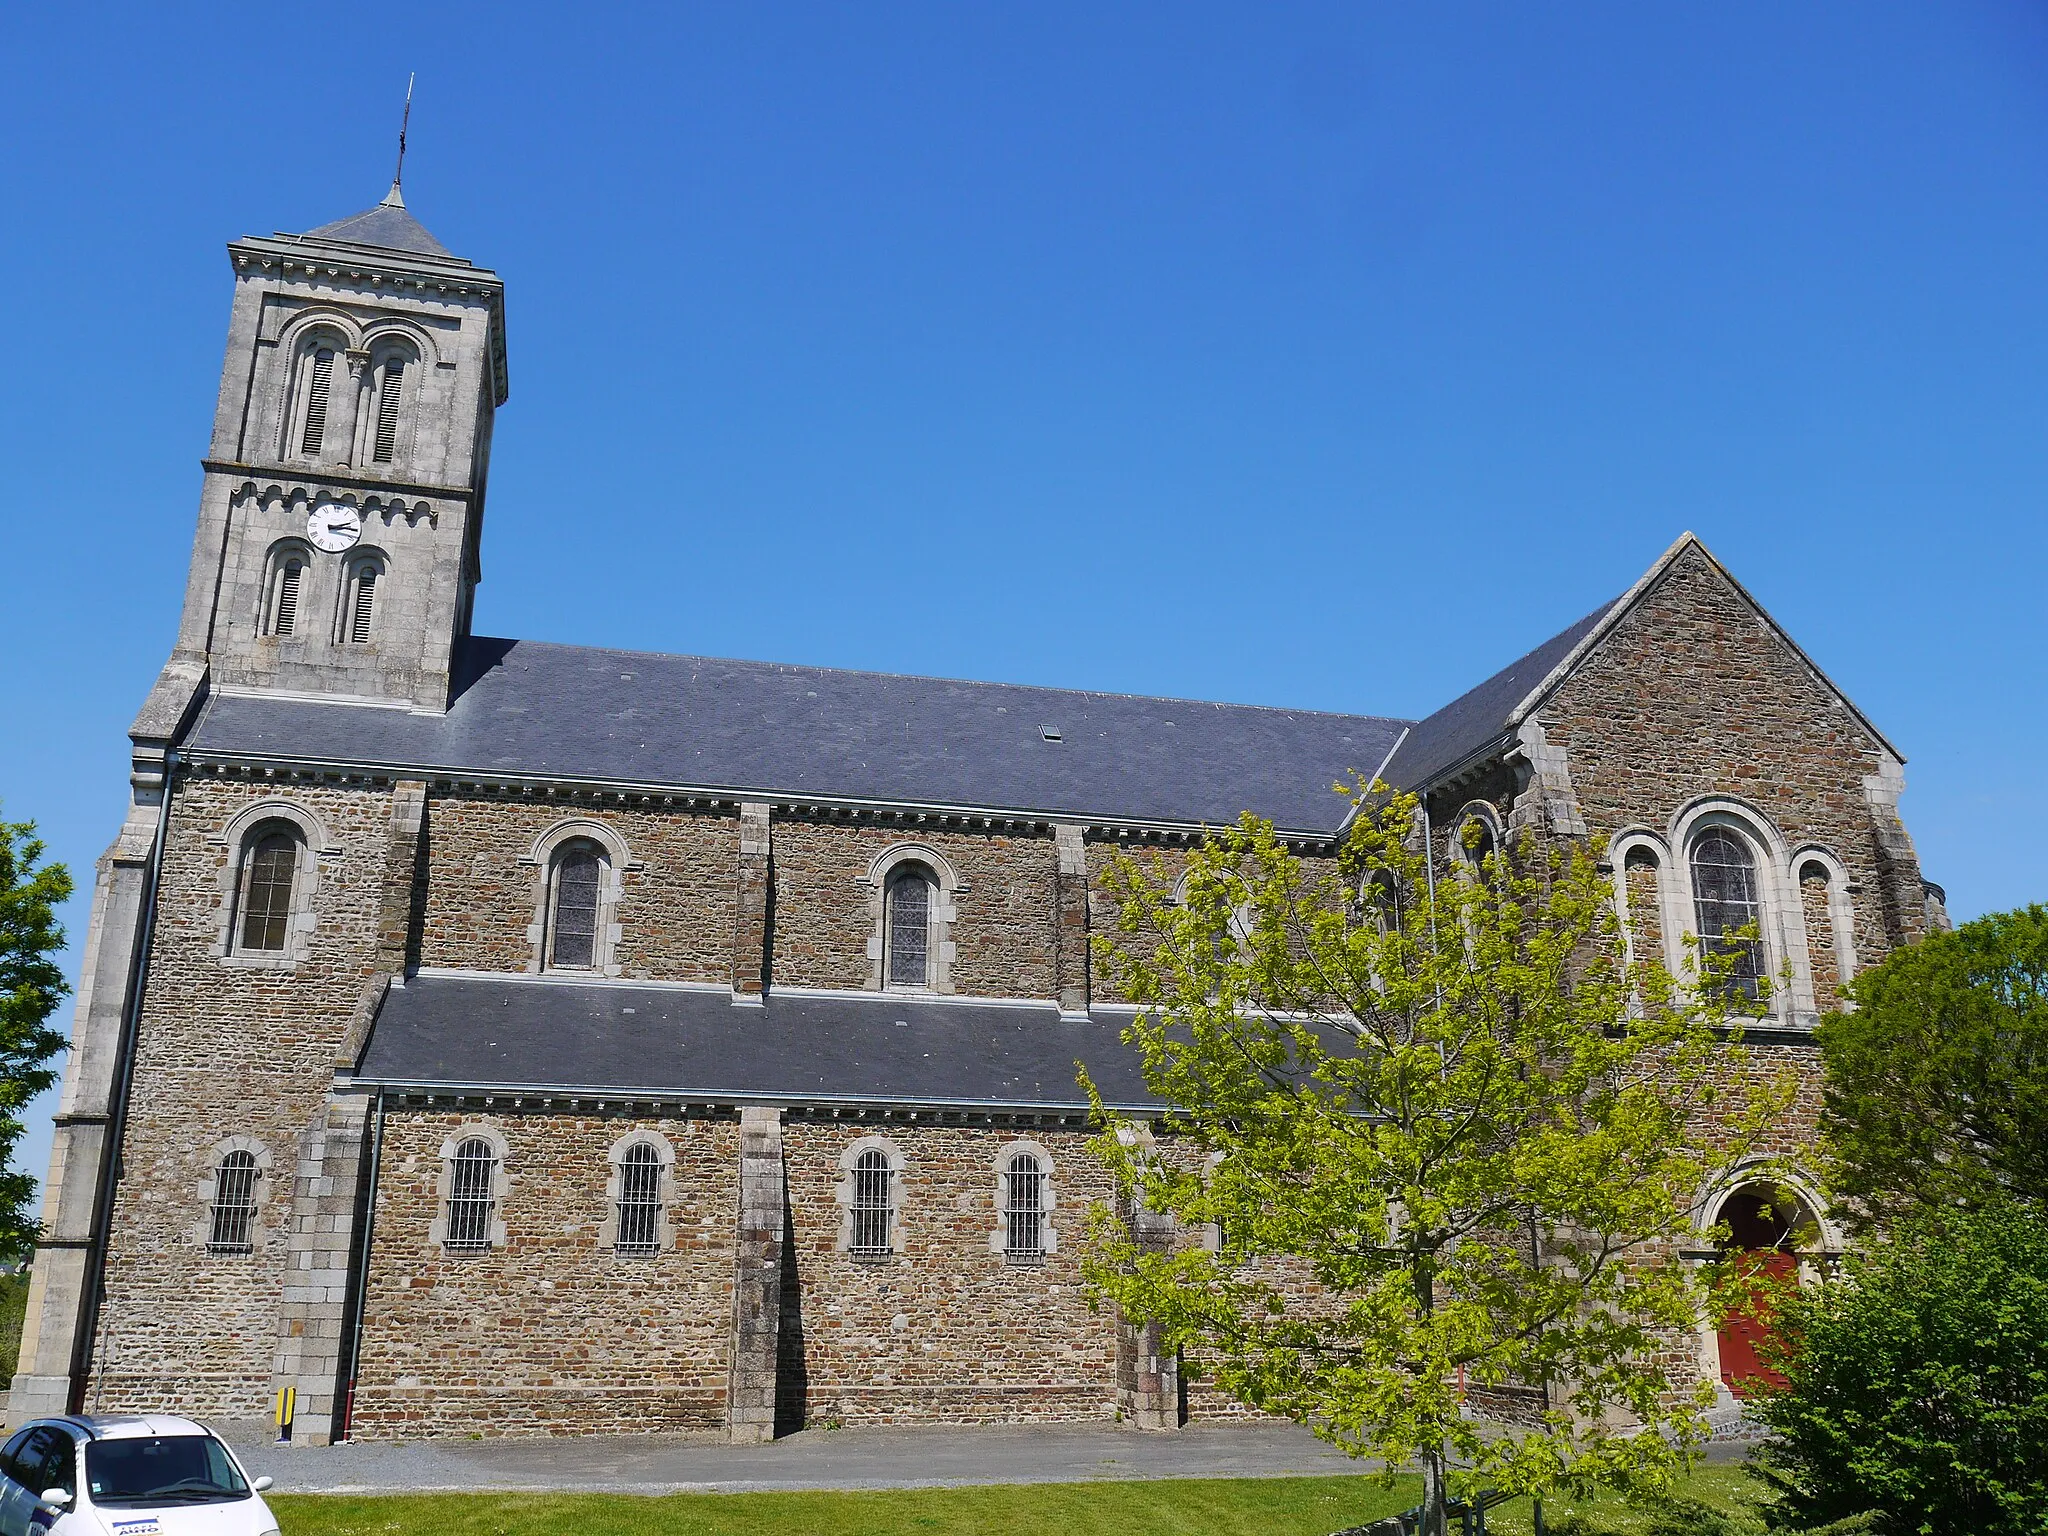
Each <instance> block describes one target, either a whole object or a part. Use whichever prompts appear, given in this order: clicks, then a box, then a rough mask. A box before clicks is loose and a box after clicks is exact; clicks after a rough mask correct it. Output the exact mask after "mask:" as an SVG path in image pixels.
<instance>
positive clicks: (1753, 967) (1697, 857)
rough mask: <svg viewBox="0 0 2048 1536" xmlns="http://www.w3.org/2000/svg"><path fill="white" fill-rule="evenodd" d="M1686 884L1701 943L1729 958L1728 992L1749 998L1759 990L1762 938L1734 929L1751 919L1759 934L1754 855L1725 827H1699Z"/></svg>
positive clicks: (1760, 915) (1760, 912)
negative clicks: (1743, 935)
mask: <svg viewBox="0 0 2048 1536" xmlns="http://www.w3.org/2000/svg"><path fill="white" fill-rule="evenodd" d="M1692 888H1693V897H1694V907H1695V913H1694V915H1695V916H1696V917H1697V918H1698V920H1699V934H1700V941H1701V943H1703V944H1704V945H1706V947H1707V948H1708V949H1709V950H1711V951H1712V952H1714V953H1715V954H1719V955H1726V956H1729V957H1731V958H1732V959H1733V961H1734V965H1733V967H1732V969H1731V970H1730V971H1729V973H1728V977H1727V990H1728V993H1729V995H1730V997H1743V998H1749V999H1750V1000H1752V1001H1754V1000H1755V999H1756V998H1758V997H1760V996H1761V995H1762V993H1763V976H1764V949H1763V944H1762V942H1761V941H1760V940H1759V939H1753V938H1736V937H1734V931H1735V930H1736V929H1738V928H1746V927H1748V926H1749V925H1750V924H1752V923H1756V924H1757V925H1758V928H1757V931H1758V933H1759V934H1761V933H1762V931H1763V929H1762V918H1763V903H1762V901H1761V900H1759V899H1758V893H1757V883H1756V859H1755V857H1754V856H1753V855H1752V854H1751V853H1750V851H1749V844H1747V843H1745V842H1744V841H1743V840H1742V839H1741V838H1740V837H1738V836H1736V834H1735V833H1733V832H1730V831H1728V830H1727V829H1726V828H1725V827H1709V828H1708V829H1707V830H1706V831H1705V832H1702V833H1701V834H1700V835H1699V837H1698V838H1697V839H1695V840H1694V842H1693V845H1692Z"/></svg>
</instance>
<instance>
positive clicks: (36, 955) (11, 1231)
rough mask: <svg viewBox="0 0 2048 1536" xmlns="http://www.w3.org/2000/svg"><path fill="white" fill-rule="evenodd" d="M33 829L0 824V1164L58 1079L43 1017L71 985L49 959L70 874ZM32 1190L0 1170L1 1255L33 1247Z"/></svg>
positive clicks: (57, 942)
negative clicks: (29, 1111)
mask: <svg viewBox="0 0 2048 1536" xmlns="http://www.w3.org/2000/svg"><path fill="white" fill-rule="evenodd" d="M35 831H36V829H35V823H34V822H6V821H0V1168H6V1167H7V1165H8V1164H10V1163H11V1162H12V1161H13V1158H14V1148H15V1145H16V1144H17V1143H18V1142H19V1141H20V1140H21V1133H22V1129H23V1127H22V1123H21V1112H22V1110H23V1109H25V1108H27V1106H28V1102H29V1100H31V1099H33V1098H34V1097H35V1096H36V1095H37V1094H39V1093H41V1092H42V1091H43V1090H44V1089H45V1088H48V1087H49V1086H50V1084H52V1083H54V1082H55V1081H56V1080H57V1074H56V1073H55V1072H54V1071H52V1070H51V1069H50V1065H49V1064H50V1061H51V1060H52V1059H53V1058H54V1057H55V1056H56V1054H57V1053H58V1052H59V1051H61V1050H63V1049H64V1036H63V1035H61V1034H59V1033H58V1032H57V1031H56V1030H54V1029H51V1028H50V1027H49V1018H50V1015H51V1014H52V1013H53V1012H54V1011H55V1010H56V1007H57V1004H58V1002H59V1000H61V999H62V998H63V996H64V995H65V993H67V992H68V991H70V990H71V989H70V988H69V987H68V986H67V985H66V984H65V981H64V973H63V972H62V971H61V970H59V969H58V967H57V963H56V961H55V960H54V959H53V958H52V957H53V956H55V955H56V954H57V953H58V952H60V951H61V950H62V949H63V948H64V930H63V929H62V928H61V927H59V926H58V924H57V908H58V906H59V905H61V904H62V903H63V902H64V901H66V900H68V899H69V898H70V895H71V875H70V872H69V871H68V870H66V869H65V868H64V866H63V865H62V864H41V862H40V861H41V859H42V857H43V845H42V843H41V842H39V841H38V840H37V839H36V835H35ZM39 865H40V867H38V866H39ZM35 1188H36V1181H35V1179H34V1177H33V1176H31V1175H29V1174H26V1173H16V1172H13V1171H12V1170H11V1169H10V1170H9V1171H6V1172H0V1257H9V1258H25V1257H26V1256H27V1255H28V1252H29V1249H30V1248H31V1247H32V1246H33V1245H34V1243H35V1240H36V1229H37V1223H36V1219H35V1217H34V1216H33V1215H32V1214H31V1212H30V1210H29V1201H30V1200H31V1199H32V1198H33V1197H34V1195H35Z"/></svg>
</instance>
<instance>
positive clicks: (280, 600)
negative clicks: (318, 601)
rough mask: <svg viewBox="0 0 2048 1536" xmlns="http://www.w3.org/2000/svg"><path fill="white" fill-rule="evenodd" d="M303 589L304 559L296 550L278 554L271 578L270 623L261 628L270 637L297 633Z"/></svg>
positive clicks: (304, 580) (304, 578) (304, 579)
mask: <svg viewBox="0 0 2048 1536" xmlns="http://www.w3.org/2000/svg"><path fill="white" fill-rule="evenodd" d="M305 585H306V557H305V556H304V555H302V554H300V553H299V552H298V551H297V550H295V549H287V550H285V551H283V552H282V553H280V554H279V555H278V556H277V559H276V561H275V562H274V564H273V566H272V569H271V576H270V604H269V607H270V613H269V622H268V623H267V624H266V625H265V626H264V628H265V629H266V630H267V631H268V632H269V633H270V634H273V635H278V636H281V637H287V638H288V637H290V636H292V635H295V634H297V633H298V632H299V606H300V602H301V599H302V598H303V596H304V593H305Z"/></svg>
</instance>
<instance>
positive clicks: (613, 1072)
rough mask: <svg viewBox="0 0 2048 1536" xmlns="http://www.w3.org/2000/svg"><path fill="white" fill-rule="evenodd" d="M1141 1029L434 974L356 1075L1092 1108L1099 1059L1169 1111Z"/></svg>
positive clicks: (515, 1085) (992, 1007)
mask: <svg viewBox="0 0 2048 1536" xmlns="http://www.w3.org/2000/svg"><path fill="white" fill-rule="evenodd" d="M1127 1022H1128V1015H1111V1014H1097V1015H1095V1016H1093V1017H1090V1018H1088V1019H1085V1020H1083V1019H1063V1018H1061V1017H1060V1014H1059V1012H1058V1010H1057V1009H1055V1008H1054V1007H1053V1006H1052V1005H1051V1004H1048V1003H1031V1002H1023V1001H1005V1002H984V1001H969V1000H967V999H963V998H956V997H912V996H904V995H901V994H892V993H886V992H837V993H831V994H819V993H807V994H802V995H796V994H791V993H785V992H776V993H771V994H770V995H769V997H768V1000H767V1002H766V1003H765V1005H763V1006H761V1007H736V1006H735V1005H734V1004H733V1002H732V997H731V994H730V993H729V992H727V991H726V990H725V989H724V988H722V987H720V988H704V987H683V986H655V985H647V984H638V985H636V984H630V983H606V982H583V981H573V982H572V981H560V980H551V979H548V978H544V977H522V976H475V975H449V974H435V973H433V972H421V973H420V974H418V975H416V976H414V977H413V978H412V979H411V980H409V981H407V982H405V983H404V984H403V985H396V984H394V985H393V987H392V988H391V990H390V991H389V992H388V993H386V994H385V1000H384V1006H383V1009H382V1011H381V1012H380V1013H379V1015H378V1017H377V1021H376V1026H375V1028H374V1029H373V1031H372V1032H371V1036H370V1042H369V1045H368V1047H367V1048H366V1049H365V1051H364V1054H363V1059H362V1061H361V1062H360V1063H359V1064H358V1067H357V1070H356V1081H358V1082H362V1083H379V1084H385V1085H390V1086H415V1087H455V1086H461V1087H471V1088H491V1089H526V1090H529V1091H544V1090H570V1089H575V1090H582V1091H585V1092H592V1093H616V1094H620V1095H626V1094H634V1093H638V1094H644V1095H647V1096H650V1097H652V1096H662V1097H673V1098H677V1099H683V1100H692V1099H702V1100H706V1101H709V1102H713V1103H719V1102H727V1103H729V1102H732V1101H735V1100H740V1101H746V1100H762V1099H766V1100H776V1101H782V1102H795V1103H862V1104H913V1105H932V1106H955V1105H957V1106H961V1107H968V1108H974V1107H980V1108H990V1109H997V1108H1002V1109H1062V1110H1078V1109H1085V1108H1086V1107H1087V1102H1088V1101H1087V1097H1086V1095H1085V1094H1084V1093H1083V1092H1082V1090H1081V1089H1080V1087H1079V1086H1078V1085H1077V1082H1076V1071H1077V1067H1076V1064H1077V1063H1086V1065H1087V1068H1088V1072H1089V1075H1090V1076H1091V1077H1092V1078H1093V1079H1094V1081H1095V1083H1096V1086H1097V1087H1098V1088H1099V1089H1100V1090H1101V1091H1102V1095H1103V1099H1104V1101H1105V1102H1106V1103H1108V1104H1110V1105H1111V1106H1112V1107H1120V1108H1126V1109H1140V1108H1156V1107H1159V1104H1160V1101H1159V1100H1157V1099H1155V1098H1154V1097H1153V1096H1152V1095H1151V1094H1150V1093H1149V1092H1148V1091H1147V1090H1146V1088H1145V1084H1144V1079H1143V1077H1142V1076H1141V1074H1140V1072H1139V1069H1138V1058H1137V1054H1136V1053H1135V1052H1134V1051H1132V1050H1131V1049H1130V1048H1129V1047H1127V1046H1125V1045H1124V1044H1123V1042H1122V1040H1121V1039H1120V1038H1119V1037H1120V1035H1121V1033H1122V1031H1123V1028H1124V1026H1125V1024H1126V1023H1127Z"/></svg>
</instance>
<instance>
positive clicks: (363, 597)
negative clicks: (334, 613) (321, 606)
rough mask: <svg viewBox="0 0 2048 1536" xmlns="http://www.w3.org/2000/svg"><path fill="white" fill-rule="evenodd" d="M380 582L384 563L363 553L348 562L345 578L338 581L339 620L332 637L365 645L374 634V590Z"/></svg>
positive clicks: (375, 611)
mask: <svg viewBox="0 0 2048 1536" xmlns="http://www.w3.org/2000/svg"><path fill="white" fill-rule="evenodd" d="M383 581H384V562H383V561H382V560H380V559H378V558H376V557H375V556H374V555H365V556H363V557H361V558H360V559H357V560H355V561H354V562H352V563H351V564H350V566H349V568H348V580H347V581H346V582H344V583H343V584H342V592H341V622H340V623H339V624H338V625H336V626H335V628H336V630H337V634H336V637H335V638H337V639H338V640H340V641H341V642H342V644H344V645H368V644H369V643H370V637H371V636H372V635H374V634H375V633H376V625H377V607H378V593H379V590H380V588H381V587H382V585H383Z"/></svg>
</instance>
